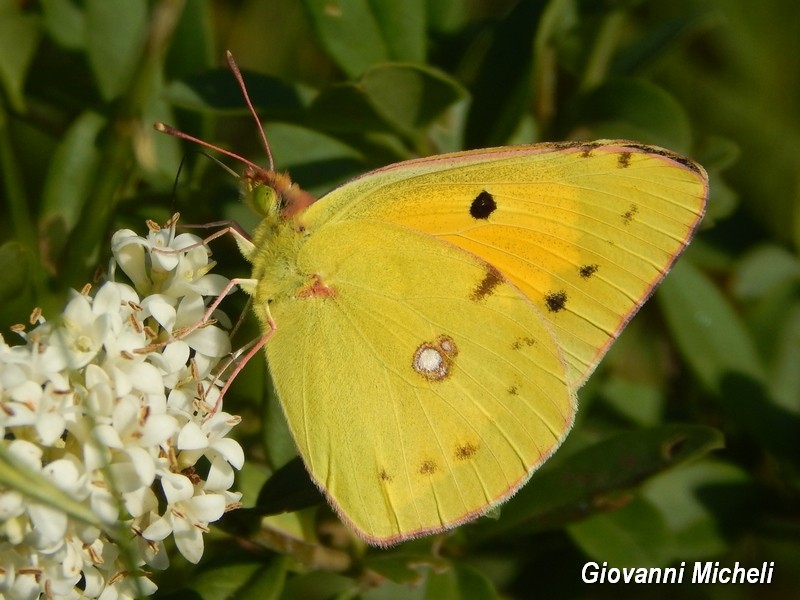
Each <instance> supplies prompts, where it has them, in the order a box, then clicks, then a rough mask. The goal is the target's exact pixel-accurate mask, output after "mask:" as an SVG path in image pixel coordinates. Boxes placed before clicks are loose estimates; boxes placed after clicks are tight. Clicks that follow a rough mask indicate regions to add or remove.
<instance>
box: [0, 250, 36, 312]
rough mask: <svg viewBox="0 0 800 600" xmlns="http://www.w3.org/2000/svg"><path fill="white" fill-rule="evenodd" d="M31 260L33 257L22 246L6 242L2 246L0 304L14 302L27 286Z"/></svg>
mask: <svg viewBox="0 0 800 600" xmlns="http://www.w3.org/2000/svg"><path fill="white" fill-rule="evenodd" d="M30 260H31V256H30V254H29V252H28V251H27V250H26V249H25V248H24V246H22V244H20V243H18V242H6V243H5V244H3V245H0V265H3V276H2V277H0V303H3V304H6V303H8V302H9V301H11V300H13V298H14V297H16V296H18V295H19V294H20V292H21V290H22V289H23V288H24V287H25V286H26V285H27V283H28V277H29V269H30ZM0 310H2V309H0Z"/></svg>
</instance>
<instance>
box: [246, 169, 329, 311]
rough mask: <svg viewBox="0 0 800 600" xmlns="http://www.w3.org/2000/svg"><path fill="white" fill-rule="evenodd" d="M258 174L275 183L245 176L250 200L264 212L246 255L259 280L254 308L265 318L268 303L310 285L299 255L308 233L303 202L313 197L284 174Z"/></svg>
mask: <svg viewBox="0 0 800 600" xmlns="http://www.w3.org/2000/svg"><path fill="white" fill-rule="evenodd" d="M259 175H260V176H262V177H270V178H272V184H268V183H264V179H263V178H261V179H256V178H253V177H248V178H246V179H245V190H244V193H245V195H246V197H247V200H248V203H249V204H251V205H252V206H254V208H256V210H258V212H260V213H261V214H263V215H264V218H263V219H262V220H261V222H260V223H259V224H258V226H257V227H256V229H255V231H254V232H253V236H252V240H251V241H252V244H253V247H254V249H253V250H252V252H251V253H250V255H249V256H248V257H247V259H248V260H249V261H250V262H251V263H252V264H253V272H252V279H254V280H256V281H258V285H257V286H256V288H255V291H254V294H253V297H254V308H255V312H256V314H257V316H258V317H259V319H261V320H262V321H265V322H266V319H267V308H268V307H269V305H271V304H273V303H274V302H281V301H285V300H287V299H289V298H293V297H296V296H297V292H298V290H299V289H302V288H303V287H304V286H306V285H308V278H309V275H308V274H305V273H303V272H301V269H299V267H298V264H297V257H298V254H299V253H300V250H301V248H302V246H303V244H304V243H305V241H306V239H307V237H308V231H307V230H306V227H305V226H304V224H303V219H302V216H303V211H302V209H303V208H305V207H304V206H301V205H302V203H303V202H310V201H313V197H312V196H311V195H310V194H308V193H307V192H305V191H303V190H301V189H300V188H299V187H298V186H297V185H296V184H293V183H291V181H290V180H289V178H288V177H285V176H283V175H282V174H276V173H272V172H269V171H262V172H260V174H259ZM298 207H300V208H298Z"/></svg>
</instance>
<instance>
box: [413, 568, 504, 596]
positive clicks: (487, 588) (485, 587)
mask: <svg viewBox="0 0 800 600" xmlns="http://www.w3.org/2000/svg"><path fill="white" fill-rule="evenodd" d="M497 597H498V595H497V592H496V591H495V589H494V587H493V586H492V584H491V582H490V581H489V580H488V579H487V578H486V576H485V575H484V574H483V573H481V572H480V571H477V570H476V569H473V568H472V567H469V566H467V565H463V564H461V563H453V565H452V567H451V568H449V569H446V570H444V571H434V570H432V571H430V572H429V573H428V580H427V583H426V585H425V598H430V600H494V599H495V598H497Z"/></svg>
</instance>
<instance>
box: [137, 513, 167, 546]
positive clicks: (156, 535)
mask: <svg viewBox="0 0 800 600" xmlns="http://www.w3.org/2000/svg"><path fill="white" fill-rule="evenodd" d="M170 533H172V519H171V518H170V517H169V513H167V515H164V516H163V517H161V518H160V519H156V520H155V521H153V522H152V523H150V525H149V526H148V527H147V529H145V530H144V531H143V532H142V537H143V538H144V539H146V540H150V541H151V542H160V541H161V540H163V539H164V538H166V537H167V536H168V535H169V534H170Z"/></svg>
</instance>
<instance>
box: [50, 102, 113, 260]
mask: <svg viewBox="0 0 800 600" xmlns="http://www.w3.org/2000/svg"><path fill="white" fill-rule="evenodd" d="M107 125H108V120H107V119H106V117H105V116H103V115H101V114H99V113H96V112H86V113H84V114H82V115H80V116H79V117H78V118H77V119H75V121H73V122H72V125H71V126H70V128H69V130H68V131H67V132H66V134H65V135H64V137H63V139H62V140H61V142H60V143H59V145H58V147H57V148H56V152H55V154H54V155H53V160H52V161H51V163H50V169H49V170H48V172H47V175H46V179H45V184H44V192H43V194H42V208H41V212H42V216H43V221H44V222H46V223H47V225H45V228H46V229H50V230H53V227H54V225H53V223H52V221H53V220H54V219H57V220H58V221H59V223H58V225H57V228H58V229H60V232H59V233H58V234H57V235H55V234H54V235H55V239H53V240H51V242H52V243H53V244H56V243H57V241H58V239H60V240H62V242H63V241H64V240H65V236H66V234H67V233H68V232H70V231H72V229H73V228H74V227H75V225H76V224H77V223H78V218H79V216H80V214H81V211H82V210H83V206H84V204H85V203H86V201H87V199H88V195H89V190H90V189H91V186H92V183H93V179H94V177H95V176H96V174H97V166H98V164H99V161H100V152H101V149H100V148H101V144H100V143H98V136H99V135H100V134H101V132H102V131H103V129H104V128H105V127H106V126H107ZM53 251H54V252H55V254H58V253H59V252H60V251H61V249H60V248H58V247H57V246H54V247H53Z"/></svg>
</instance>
